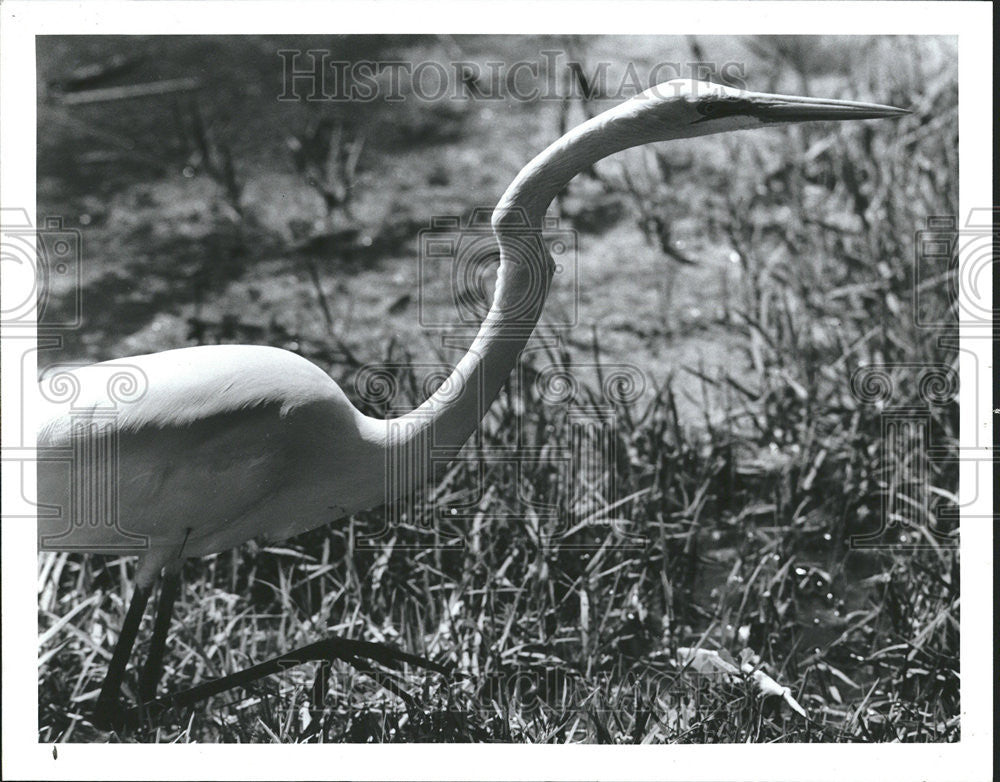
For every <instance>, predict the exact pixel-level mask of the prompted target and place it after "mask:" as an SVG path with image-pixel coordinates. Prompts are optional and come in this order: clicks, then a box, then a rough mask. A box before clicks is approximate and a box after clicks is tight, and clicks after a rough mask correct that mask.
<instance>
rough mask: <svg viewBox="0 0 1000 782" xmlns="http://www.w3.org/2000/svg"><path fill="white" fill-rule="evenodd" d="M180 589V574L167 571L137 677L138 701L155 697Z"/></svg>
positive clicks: (175, 571) (174, 571)
mask: <svg viewBox="0 0 1000 782" xmlns="http://www.w3.org/2000/svg"><path fill="white" fill-rule="evenodd" d="M179 588H180V572H179V571H177V570H171V569H168V570H167V571H166V573H165V574H164V576H163V584H162V585H161V586H160V599H159V600H158V601H157V603H156V620H155V623H154V624H153V637H152V639H150V642H149V656H148V657H146V663H145V665H143V667H142V673H141V674H140V675H139V700H140V701H142V702H143V703H145V702H146V701H151V700H153V698H155V697H156V685H157V684H158V683H159V681H160V675H161V673H162V672H163V650H164V647H165V646H166V641H167V631H168V630H169V629H170V618H171V616H172V614H173V611H174V600H175V599H176V598H177V592H178V590H179Z"/></svg>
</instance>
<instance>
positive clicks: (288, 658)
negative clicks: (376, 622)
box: [147, 636, 449, 710]
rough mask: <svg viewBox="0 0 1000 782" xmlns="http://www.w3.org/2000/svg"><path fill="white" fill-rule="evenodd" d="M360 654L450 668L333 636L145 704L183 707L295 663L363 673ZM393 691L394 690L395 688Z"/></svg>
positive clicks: (394, 664)
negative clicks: (337, 663)
mask: <svg viewBox="0 0 1000 782" xmlns="http://www.w3.org/2000/svg"><path fill="white" fill-rule="evenodd" d="M359 658H363V659H368V660H375V661H376V662H379V663H381V664H382V665H385V666H387V667H389V668H394V669H396V670H398V669H400V668H401V667H402V663H404V662H408V663H410V664H412V665H416V666H419V667H422V668H427V669H429V670H432V671H437V672H438V673H442V674H447V673H448V672H449V668H448V667H447V666H444V665H441V664H440V663H436V662H433V661H431V660H428V659H426V658H424V657H419V656H417V655H414V654H408V653H406V652H403V651H400V650H398V649H394V648H393V647H391V646H387V645H385V644H377V643H371V642H369V641H355V640H351V639H349V638H340V637H337V636H332V637H330V638H326V639H324V640H322V641H317V642H316V643H312V644H309V645H307V646H303V647H301V648H299V649H294V650H292V651H290V652H286V653H285V654H282V655H279V656H278V657H274V658H272V659H270V660H266V661H265V662H262V663H258V664H257V665H253V666H251V667H249V668H246V669H245V670H242V671H238V672H237V673H233V674H230V675H229V676H222V677H220V678H218V679H213V680H211V681H208V682H204V683H203V684H199V685H196V686H195V687H191V688H189V689H187V690H182V691H181V692H177V693H174V694H172V695H165V696H163V697H162V698H157V699H156V700H154V701H152V702H150V703H148V704H147V706H148V707H150V708H152V709H154V710H158V709H166V708H171V707H180V708H184V707H186V706H190V705H192V704H194V703H197V702H198V701H201V700H204V699H205V698H210V697H212V696H213V695H218V694H219V693H222V692H226V691H227V690H231V689H233V688H234V687H243V686H246V685H247V684H250V683H251V682H255V681H257V680H258V679H262V678H264V677H265V676H270V675H272V674H275V673H278V672H279V671H284V670H287V669H288V668H294V667H295V666H296V665H301V664H302V663H306V662H312V661H316V660H334V659H340V660H344V661H345V662H348V663H350V664H351V665H354V666H355V667H357V668H359V670H362V671H364V672H365V673H369V672H370V671H371V670H372V669H371V667H370V666H368V665H367V664H366V663H365V664H361V663H359ZM380 683H383V684H384V681H380ZM387 689H389V690H393V688H392V687H387ZM393 691H394V692H395V690H393ZM396 694H397V695H398V694H399V693H398V692H397V693H396ZM400 697H403V696H400ZM404 700H405V697H404Z"/></svg>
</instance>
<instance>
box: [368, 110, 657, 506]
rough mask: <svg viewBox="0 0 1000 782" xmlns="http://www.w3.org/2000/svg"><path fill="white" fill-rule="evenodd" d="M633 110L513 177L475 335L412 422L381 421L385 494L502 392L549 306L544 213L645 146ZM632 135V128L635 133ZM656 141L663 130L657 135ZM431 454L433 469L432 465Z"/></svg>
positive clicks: (446, 455)
mask: <svg viewBox="0 0 1000 782" xmlns="http://www.w3.org/2000/svg"><path fill="white" fill-rule="evenodd" d="M630 103H631V101H630V102H628V103H625V104H622V105H620V106H618V107H616V108H615V109H612V110H610V111H607V112H605V113H603V114H601V115H598V116H597V117H594V118H593V119H591V120H590V121H588V122H586V123H584V124H583V125H580V126H579V127H578V128H576V129H575V130H573V131H572V132H570V133H568V134H567V135H565V136H563V137H562V138H560V139H559V140H558V141H556V142H555V143H553V144H552V145H551V146H549V147H548V148H547V149H545V150H544V151H543V152H542V153H540V154H539V155H538V156H537V157H535V159H534V160H532V161H531V162H530V163H529V164H528V165H527V166H525V168H524V169H522V171H521V172H520V173H519V174H518V176H517V177H516V178H515V179H514V181H513V182H512V183H511V185H510V186H509V187H508V188H507V190H506V192H505V193H504V194H503V196H502V197H501V199H500V201H499V203H498V204H497V207H496V210H495V211H494V213H493V230H494V233H495V235H496V238H497V242H498V243H499V245H500V268H499V270H498V273H497V286H496V292H495V294H494V297H493V303H492V306H491V307H490V310H489V313H488V314H487V316H486V318H485V320H484V321H483V323H482V325H481V326H480V329H479V332H478V334H477V336H476V338H475V340H474V341H473V343H472V346H471V347H470V348H469V351H468V353H466V355H465V356H463V357H462V359H461V360H460V361H459V362H458V365H457V366H456V367H455V369H454V370H453V371H452V373H451V375H450V376H449V378H448V379H447V380H446V381H445V383H444V384H443V385H442V386H441V387H440V388H439V389H438V390H437V391H436V392H435V393H434V394H432V395H431V397H430V398H429V399H428V400H427V401H426V402H424V403H423V404H422V405H420V407H418V408H417V409H416V410H414V411H413V412H411V413H408V414H407V415H405V416H402V417H401V418H397V419H391V420H388V421H382V422H379V424H380V425H381V426H384V427H385V431H384V435H383V436H384V437H385V440H384V442H385V446H386V448H387V453H388V455H389V459H388V463H389V464H392V465H397V466H394V467H389V470H390V472H393V473H394V474H393V475H388V476H387V479H388V480H389V481H390V485H389V487H388V492H387V493H388V495H389V496H391V497H399V496H402V495H403V494H406V493H407V492H409V491H412V490H413V489H415V488H417V487H418V486H419V485H420V483H421V482H422V481H424V480H426V479H428V478H429V477H430V476H431V473H432V471H435V472H436V471H437V469H440V468H443V467H444V465H445V464H446V462H447V461H448V460H450V459H451V458H453V457H454V456H455V455H456V454H457V453H458V451H459V450H460V449H461V447H462V446H463V445H464V444H465V442H466V441H467V440H468V439H469V437H470V435H471V434H472V433H473V432H474V431H475V429H476V427H477V426H478V425H479V422H480V421H481V420H482V419H483V417H484V416H485V414H486V412H487V410H488V409H489V407H490V405H491V404H492V402H493V400H494V399H495V398H496V396H497V394H498V393H499V392H500V389H501V387H502V386H503V383H504V382H505V381H506V379H507V378H508V376H509V375H510V372H511V370H512V369H513V368H514V366H515V365H516V363H517V359H518V356H519V355H520V353H521V351H522V350H523V348H524V346H525V344H526V343H527V341H528V339H529V337H530V336H531V334H532V332H533V330H534V328H535V325H536V324H537V323H538V319H539V318H540V317H541V314H542V308H543V306H544V304H545V300H546V298H547V297H548V292H549V286H550V284H551V282H552V275H553V271H554V265H553V262H552V258H551V257H550V255H549V253H548V250H547V249H546V247H545V244H544V242H543V238H542V230H541V227H542V225H543V220H544V217H545V211H546V209H547V208H548V206H549V204H550V203H551V202H552V199H553V198H555V196H556V195H557V194H558V193H559V192H560V191H561V190H562V189H563V188H564V187H565V186H566V185H567V183H568V182H569V181H570V180H571V179H572V178H573V177H574V176H576V174H578V173H579V172H580V171H583V170H585V169H587V168H589V167H590V166H591V165H593V164H594V163H596V162H597V161H598V160H600V159H601V158H604V157H607V156H608V155H611V154H613V153H615V152H618V151H620V150H622V149H625V148H627V147H631V146H636V145H639V144H644V143H647V142H648V141H650V140H653V138H652V137H651V135H650V132H649V131H648V129H645V128H643V127H641V124H642V123H641V122H639V123H637V122H634V121H633V120H634V119H635V114H636V107H635V106H631V105H630ZM637 126H638V127H637ZM659 132H660V134H661V136H660V137H662V128H661V129H659ZM431 449H433V452H434V464H433V465H431V464H430V453H431Z"/></svg>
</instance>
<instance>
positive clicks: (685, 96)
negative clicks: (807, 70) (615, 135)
mask: <svg viewBox="0 0 1000 782" xmlns="http://www.w3.org/2000/svg"><path fill="white" fill-rule="evenodd" d="M622 109H623V116H625V117H629V118H630V119H631V120H633V121H638V122H640V123H641V124H643V125H646V124H647V123H648V128H649V130H650V131H651V132H653V133H655V134H656V135H662V137H664V138H684V137H692V136H706V135H708V134H711V133H722V132H725V131H729V130H745V129H749V128H759V127H763V126H766V125H779V124H784V123H792V122H811V121H816V120H826V121H831V120H834V121H835V120H849V119H880V118H884V117H901V116H903V115H905V114H909V113H910V112H909V111H907V110H906V109H897V108H894V107H893V106H883V105H880V104H878V103H862V102H860V101H851V100H828V99H824V98H804V97H798V96H795V95H769V94H767V93H761V92H748V91H746V90H740V89H736V88H735V87H727V86H725V85H722V84H713V83H712V82H705V81H695V80H693V79H674V80H672V81H666V82H663V83H661V84H657V85H656V86H655V87H651V88H650V89H648V90H646V91H645V92H643V93H641V94H639V95H637V96H636V97H634V98H632V99H631V100H630V101H628V102H626V103H624V104H622Z"/></svg>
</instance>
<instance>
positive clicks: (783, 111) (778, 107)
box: [750, 95, 911, 123]
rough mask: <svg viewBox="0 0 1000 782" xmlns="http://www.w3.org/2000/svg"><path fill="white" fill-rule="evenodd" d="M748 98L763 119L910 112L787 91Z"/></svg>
mask: <svg viewBox="0 0 1000 782" xmlns="http://www.w3.org/2000/svg"><path fill="white" fill-rule="evenodd" d="M751 102H752V107H751V109H750V112H751V113H752V114H753V115H754V116H755V117H757V118H758V119H759V120H760V121H761V122H764V123H777V122H814V121H816V120H828V121H835V120H846V119H883V118H887V117H902V116H904V115H906V114H910V113H911V112H910V111H909V110H908V109H897V108H896V107H895V106H883V105H881V104H879V103H862V102H860V101H854V100H825V99H823V98H798V97H793V96H791V95H757V96H754V98H753V99H752V101H751Z"/></svg>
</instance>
